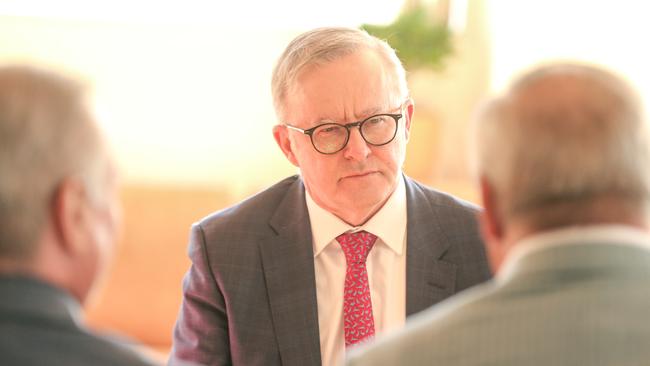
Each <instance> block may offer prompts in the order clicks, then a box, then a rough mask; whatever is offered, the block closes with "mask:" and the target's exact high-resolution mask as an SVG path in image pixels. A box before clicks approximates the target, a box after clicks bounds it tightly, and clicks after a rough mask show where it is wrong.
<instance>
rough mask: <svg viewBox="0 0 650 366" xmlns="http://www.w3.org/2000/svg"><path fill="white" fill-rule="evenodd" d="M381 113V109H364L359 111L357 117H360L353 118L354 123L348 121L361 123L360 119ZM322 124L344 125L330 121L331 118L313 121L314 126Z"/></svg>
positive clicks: (333, 120)
mask: <svg viewBox="0 0 650 366" xmlns="http://www.w3.org/2000/svg"><path fill="white" fill-rule="evenodd" d="M382 111H383V107H372V108H368V109H365V110H363V111H361V113H359V114H358V116H360V117H355V119H354V121H350V122H356V121H361V120H362V119H365V118H368V117H370V116H373V115H375V114H379V113H382ZM323 123H344V122H343V121H338V120H335V119H332V118H318V119H317V120H316V121H315V125H320V124H323Z"/></svg>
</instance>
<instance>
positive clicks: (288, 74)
mask: <svg viewBox="0 0 650 366" xmlns="http://www.w3.org/2000/svg"><path fill="white" fill-rule="evenodd" d="M361 49H370V50H374V51H376V52H377V54H378V55H380V56H381V57H382V58H383V59H384V61H385V62H386V65H388V66H389V69H392V70H394V74H393V75H392V76H393V78H394V85H395V87H396V89H397V90H396V91H397V93H398V94H399V95H398V96H396V97H397V98H403V99H406V98H407V96H408V86H407V84H406V71H405V70H404V66H403V65H402V63H401V62H400V60H399V58H398V57H397V54H396V53H395V50H394V49H393V48H391V47H390V45H389V44H388V43H386V41H383V40H381V39H378V38H376V37H374V36H371V35H369V34H368V33H367V32H365V31H363V30H360V29H355V28H317V29H313V30H311V31H308V32H305V33H303V34H301V35H299V36H298V37H296V38H295V39H294V40H293V41H291V43H289V45H288V46H287V48H286V49H285V50H284V53H282V55H281V56H280V58H279V59H278V62H277V63H276V65H275V68H274V69H273V77H272V80H271V92H272V94H273V105H274V107H275V112H276V115H277V116H278V118H279V119H280V120H281V121H284V119H285V118H286V110H285V106H286V99H287V95H288V94H289V93H290V91H291V88H293V87H294V85H295V82H296V80H297V79H298V77H300V74H301V72H302V71H303V70H304V69H305V68H306V67H307V66H311V65H319V64H325V63H328V62H331V61H334V60H337V59H339V58H342V57H344V56H347V55H350V54H352V53H354V52H357V51H359V50H361Z"/></svg>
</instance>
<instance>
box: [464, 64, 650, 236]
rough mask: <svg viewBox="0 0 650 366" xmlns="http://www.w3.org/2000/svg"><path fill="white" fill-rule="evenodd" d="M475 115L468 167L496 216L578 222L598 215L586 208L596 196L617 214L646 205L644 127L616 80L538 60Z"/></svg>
mask: <svg viewBox="0 0 650 366" xmlns="http://www.w3.org/2000/svg"><path fill="white" fill-rule="evenodd" d="M477 123H478V125H477V126H476V127H477V128H476V138H477V141H476V145H477V149H478V151H477V154H478V155H477V158H478V161H477V164H478V166H477V168H478V171H479V174H481V175H482V176H483V177H484V178H485V179H487V181H488V182H489V183H490V184H491V185H492V187H493V189H494V190H495V193H496V194H497V197H498V204H499V205H500V207H499V210H500V211H501V214H502V215H504V217H506V218H513V217H519V218H521V217H526V216H529V217H528V218H529V219H531V220H533V224H534V225H536V226H546V227H549V226H557V225H562V224H567V223H570V222H574V223H578V222H580V221H582V222H583V223H586V222H589V221H590V220H593V219H594V215H596V216H597V215H601V217H605V216H607V213H606V212H600V213H594V210H593V208H594V207H592V206H593V205H592V206H590V204H591V203H593V202H594V201H596V200H598V199H602V198H605V199H608V201H607V202H609V203H612V202H613V203H614V206H615V207H613V208H614V209H615V210H619V211H621V212H623V211H624V212H625V214H631V215H636V216H639V215H643V214H644V213H645V212H646V209H647V205H648V201H649V197H650V179H649V168H650V153H649V150H648V133H647V131H646V129H647V126H646V121H645V119H644V116H643V111H642V107H641V103H640V100H639V98H638V97H637V95H636V93H635V92H634V91H633V90H632V88H631V87H630V86H629V85H628V84H627V83H626V82H624V81H623V79H622V78H620V77H617V76H615V75H613V74H612V73H610V72H607V71H604V70H601V69H598V68H595V67H591V66H586V65H577V64H557V65H551V66H545V67H541V68H539V69H537V70H535V71H533V72H531V73H529V74H527V75H526V76H524V77H522V78H520V79H519V80H518V81H517V82H515V83H514V84H513V85H512V87H511V88H510V90H509V92H508V93H507V94H506V95H505V96H503V97H501V98H498V99H495V100H493V101H492V102H490V103H489V104H487V105H486V106H485V108H484V109H483V110H482V112H481V113H480V114H479V118H478V120H477ZM610 208H612V207H610ZM576 215H577V216H576ZM581 215H582V217H579V216H581ZM610 216H611V217H613V218H614V219H615V217H614V215H613V214H612V215H610Z"/></svg>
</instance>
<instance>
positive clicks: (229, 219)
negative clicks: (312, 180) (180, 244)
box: [195, 175, 302, 231]
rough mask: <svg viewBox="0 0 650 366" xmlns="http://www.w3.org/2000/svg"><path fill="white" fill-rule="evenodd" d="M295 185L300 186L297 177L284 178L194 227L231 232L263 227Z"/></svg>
mask: <svg viewBox="0 0 650 366" xmlns="http://www.w3.org/2000/svg"><path fill="white" fill-rule="evenodd" d="M296 184H300V185H301V184H302V183H301V181H300V178H299V177H298V176H297V175H294V176H291V177H288V178H285V179H283V180H281V181H279V182H277V183H275V184H274V185H272V186H271V187H268V188H266V189H264V190H262V191H260V192H258V193H256V194H254V195H252V196H250V197H248V198H246V199H244V200H243V201H241V202H239V203H237V204H235V205H233V206H230V207H227V208H224V209H222V210H219V211H216V212H213V213H212V214H210V215H208V216H206V217H204V218H203V219H201V220H199V222H198V223H196V224H195V225H198V226H201V227H202V228H203V229H204V230H206V231H210V230H211V229H217V228H219V227H227V228H229V229H230V230H232V229H236V228H238V227H242V226H246V227H248V228H249V229H250V228H254V227H258V226H259V225H260V224H263V225H265V224H266V223H268V221H269V219H270V217H271V216H272V215H273V214H274V213H275V210H276V208H277V207H278V206H279V205H280V203H281V202H282V200H283V199H284V198H285V196H286V194H287V192H288V191H289V190H290V189H291V188H292V187H294V185H296Z"/></svg>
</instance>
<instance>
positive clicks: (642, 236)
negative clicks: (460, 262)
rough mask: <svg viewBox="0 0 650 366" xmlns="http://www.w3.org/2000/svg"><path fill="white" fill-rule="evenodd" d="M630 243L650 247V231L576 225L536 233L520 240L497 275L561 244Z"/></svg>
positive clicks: (507, 274) (508, 272)
mask: <svg viewBox="0 0 650 366" xmlns="http://www.w3.org/2000/svg"><path fill="white" fill-rule="evenodd" d="M599 243H600V244H616V245H630V246H637V247H642V248H645V249H646V250H650V234H648V233H647V232H645V231H642V230H640V229H637V228H634V227H632V226H625V225H588V226H574V227H569V228H564V229H558V230H551V231H546V232H542V233H539V234H534V235H531V236H528V237H526V238H524V239H522V240H520V241H519V242H518V243H517V244H515V246H514V247H513V248H512V251H511V252H510V253H509V254H508V256H507V257H506V259H505V261H504V263H503V265H502V268H501V270H499V272H498V274H497V276H496V277H497V278H499V279H506V278H510V277H511V276H512V273H513V271H514V270H515V267H516V266H517V263H518V262H519V261H520V260H521V259H522V258H523V257H525V256H527V255H530V254H533V253H535V252H538V251H540V250H544V249H547V248H551V247H555V246H559V245H593V244H599Z"/></svg>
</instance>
